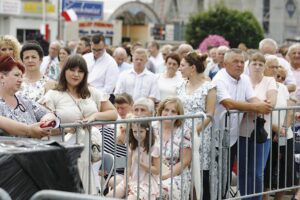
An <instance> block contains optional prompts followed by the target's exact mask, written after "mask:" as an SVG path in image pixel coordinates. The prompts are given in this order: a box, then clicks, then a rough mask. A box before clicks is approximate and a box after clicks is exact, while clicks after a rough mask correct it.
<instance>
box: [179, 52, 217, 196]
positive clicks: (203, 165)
mask: <svg viewBox="0 0 300 200" xmlns="http://www.w3.org/2000/svg"><path fill="white" fill-rule="evenodd" d="M206 58H207V56H206V55H202V56H200V55H198V54H197V53H196V52H190V53H188V54H187V55H186V56H185V57H184V58H183V59H182V60H181V63H180V67H179V71H180V72H181V74H182V77H183V78H186V81H185V82H183V83H182V84H181V85H180V86H179V87H178V88H177V95H178V97H179V98H180V100H181V101H182V104H183V105H184V107H183V108H184V113H185V115H194V114H199V113H205V114H208V115H210V116H213V114H214V111H215V102H216V88H215V86H214V85H213V84H212V83H211V82H210V80H209V79H208V78H207V77H205V75H204V73H203V72H204V70H205V62H206ZM192 121H193V120H192V119H188V120H186V121H185V125H186V126H187V127H188V128H192V123H193V122H192ZM210 121H211V120H210V118H209V117H206V118H205V119H202V118H200V119H194V125H195V128H196V129H195V131H194V134H193V142H192V145H193V167H192V176H193V182H194V184H195V191H196V196H197V199H200V196H201V195H200V192H201V190H202V192H201V193H202V194H203V199H211V195H216V194H217V192H216V191H215V190H214V189H212V188H210V184H211V185H212V186H215V185H216V183H211V181H210V177H211V172H212V170H211V169H212V166H215V167H214V170H216V169H215V168H216V165H212V163H211V148H212V146H213V143H212V135H211V133H212V132H211V123H210ZM200 187H202V188H200ZM212 199H214V197H212Z"/></svg>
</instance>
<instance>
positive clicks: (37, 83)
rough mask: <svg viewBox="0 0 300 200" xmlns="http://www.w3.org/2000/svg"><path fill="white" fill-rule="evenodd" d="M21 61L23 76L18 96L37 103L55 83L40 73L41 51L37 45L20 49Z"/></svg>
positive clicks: (33, 44)
mask: <svg viewBox="0 0 300 200" xmlns="http://www.w3.org/2000/svg"><path fill="white" fill-rule="evenodd" d="M20 54H21V60H22V62H23V64H24V65H25V75H24V77H23V78H24V80H23V84H22V85H21V89H20V94H22V95H25V96H27V97H28V98H30V99H31V100H33V101H38V100H39V99H40V98H41V97H43V96H44V94H45V93H46V91H48V90H49V89H52V88H54V87H55V84H56V83H55V82H54V81H52V80H50V79H49V78H48V77H46V76H44V75H42V74H41V72H40V65H41V62H42V59H43V54H44V53H43V50H42V48H41V46H40V45H39V44H37V43H27V44H24V45H23V47H22V49H21V53H20Z"/></svg>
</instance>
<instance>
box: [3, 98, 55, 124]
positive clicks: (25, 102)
mask: <svg viewBox="0 0 300 200" xmlns="http://www.w3.org/2000/svg"><path fill="white" fill-rule="evenodd" d="M15 97H16V99H17V106H16V108H12V107H11V106H9V105H7V104H6V103H5V101H4V99H2V98H0V115H1V116H4V117H7V118H10V119H13V120H15V121H18V122H22V123H26V124H33V123H36V122H39V121H40V120H41V118H42V117H43V116H44V115H45V114H47V113H48V112H49V111H48V110H47V109H46V108H44V107H42V106H41V105H40V104H38V103H36V102H33V101H31V100H30V99H28V98H26V97H24V96H22V95H18V94H17V95H15Z"/></svg>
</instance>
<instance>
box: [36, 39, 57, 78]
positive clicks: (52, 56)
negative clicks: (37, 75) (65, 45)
mask: <svg viewBox="0 0 300 200" xmlns="http://www.w3.org/2000/svg"><path fill="white" fill-rule="evenodd" d="M60 47H61V46H60V43H59V42H58V41H54V42H51V43H50V46H49V55H48V56H45V57H44V58H43V61H42V64H41V67H40V71H41V73H42V74H43V75H45V76H47V77H49V78H50V79H52V80H57V79H58V76H59V61H58V52H59V50H60Z"/></svg>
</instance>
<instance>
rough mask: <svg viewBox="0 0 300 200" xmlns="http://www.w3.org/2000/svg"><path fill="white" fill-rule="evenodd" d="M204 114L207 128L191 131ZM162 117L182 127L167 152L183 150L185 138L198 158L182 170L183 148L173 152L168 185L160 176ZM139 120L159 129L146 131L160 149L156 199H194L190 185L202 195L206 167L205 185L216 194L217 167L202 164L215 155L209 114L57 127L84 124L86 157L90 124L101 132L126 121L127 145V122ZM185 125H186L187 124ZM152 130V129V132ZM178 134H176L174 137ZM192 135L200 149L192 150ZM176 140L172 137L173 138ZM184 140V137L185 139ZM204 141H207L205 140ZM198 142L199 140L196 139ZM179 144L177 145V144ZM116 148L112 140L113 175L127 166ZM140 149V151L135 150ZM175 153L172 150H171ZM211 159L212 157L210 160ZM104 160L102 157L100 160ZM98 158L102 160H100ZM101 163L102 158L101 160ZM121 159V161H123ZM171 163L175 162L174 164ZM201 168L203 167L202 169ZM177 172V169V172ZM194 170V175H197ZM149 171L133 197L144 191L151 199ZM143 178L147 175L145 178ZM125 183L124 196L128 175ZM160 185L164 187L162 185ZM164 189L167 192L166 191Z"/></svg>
mask: <svg viewBox="0 0 300 200" xmlns="http://www.w3.org/2000/svg"><path fill="white" fill-rule="evenodd" d="M206 117H209V118H210V119H211V121H212V122H211V123H210V126H209V129H208V130H207V131H205V133H204V131H202V132H201V133H200V134H199V135H198V134H196V133H195V131H194V130H195V128H196V120H197V122H201V121H203V120H204V119H205V118H206ZM164 120H173V121H174V120H184V122H183V124H182V126H180V127H179V128H178V130H177V129H176V131H179V132H180V136H179V137H180V138H177V143H176V144H173V142H171V144H170V148H171V149H170V151H171V152H173V151H174V149H177V150H178V149H180V150H183V149H184V147H185V146H184V145H187V144H185V143H186V141H189V142H187V143H190V149H191V158H192V159H194V154H195V153H198V152H200V153H199V155H200V156H199V157H198V159H200V160H198V161H197V162H196V163H199V164H198V165H195V166H196V167H197V168H195V167H194V166H193V165H192V163H193V162H195V161H193V160H192V162H191V163H190V164H189V166H188V167H186V168H185V169H183V166H184V163H183V158H184V157H185V156H186V155H184V154H183V151H180V152H179V153H178V152H177V154H179V155H177V156H178V158H177V159H180V162H178V163H176V160H175V161H172V162H175V163H174V164H171V165H170V166H169V170H170V173H171V174H173V172H174V171H176V172H177V175H176V177H171V178H170V179H168V180H167V182H166V183H167V184H169V185H165V184H166V183H164V181H163V180H162V176H163V175H164V174H163V163H164V162H168V160H165V161H164V160H163V159H164V157H163V156H164V155H165V153H166V152H163V142H162V139H163V135H162V134H160V133H161V132H162V129H163V123H162V122H163V121H164ZM187 121H189V123H187ZM141 122H149V123H152V124H155V123H157V124H159V126H158V127H160V130H158V129H156V131H157V130H158V132H159V134H158V133H154V134H150V140H151V137H153V136H154V135H156V137H157V138H156V140H157V142H158V144H159V146H160V148H159V149H160V152H159V155H160V161H159V165H160V167H159V175H158V176H156V177H155V180H156V181H157V182H156V183H155V184H158V186H159V187H158V188H159V195H158V199H189V198H192V199H193V198H194V193H193V188H194V187H198V189H199V191H200V195H203V190H202V186H203V184H202V182H203V178H204V177H203V176H204V173H203V172H204V171H203V170H206V171H207V172H208V174H209V175H205V176H206V177H208V178H209V179H210V181H209V183H210V186H209V187H208V188H209V189H208V190H209V191H208V193H210V194H217V188H216V181H217V180H216V179H215V178H216V177H217V171H216V170H213V169H217V163H216V162H212V163H211V164H208V167H207V166H206V168H205V166H204V164H203V163H204V162H205V160H206V159H210V158H215V157H216V155H215V148H211V147H213V146H215V141H216V140H215V139H216V138H215V136H214V134H213V130H214V128H213V126H214V123H213V119H212V118H211V117H210V116H206V115H205V114H204V113H201V114H197V115H189V116H188V115H183V116H172V117H147V118H134V119H126V120H118V121H114V122H112V121H101V122H99V121H97V122H93V123H90V124H84V125H83V124H80V123H70V124H61V126H60V128H61V131H62V132H64V129H65V128H70V127H74V128H76V129H78V128H80V127H85V128H86V129H87V130H89V142H88V150H89V158H90V157H91V146H92V141H91V140H92V139H91V137H92V136H91V130H92V127H93V126H94V127H95V126H97V128H98V129H99V130H100V132H102V133H104V131H105V128H107V127H110V128H112V129H113V130H117V126H118V125H119V124H126V138H125V144H128V142H129V125H130V124H132V123H135V124H136V123H141ZM188 126H189V127H188ZM153 132H154V131H153ZM186 132H188V134H189V137H190V138H186V135H185V134H186ZM173 137H174V136H173V133H172V134H171V138H170V139H171V141H174V138H173ZM176 137H178V136H176ZM113 138H114V141H116V138H117V135H116V131H114V134H113ZM194 138H197V139H198V140H199V141H200V144H198V145H199V146H200V148H202V150H201V149H200V151H199V150H196V151H193V147H194V145H195V144H194V143H195V142H194ZM175 139H176V138H175ZM186 139H188V140H186ZM61 140H62V141H65V138H64V135H62V138H61ZM205 140H207V141H205ZM78 142H79V141H78V136H76V140H75V143H78ZM207 142H210V143H211V144H210V145H209V147H208V148H206V149H205V147H203V146H204V144H206V143H207ZM198 143H199V142H198ZM178 145H180V146H178ZM199 146H198V149H199ZM101 148H102V151H101V153H102V158H104V155H105V153H106V152H105V149H104V135H103V134H102V147H101ZM116 148H117V144H116V143H114V149H113V150H111V151H112V152H111V154H112V155H113V157H114V159H113V162H114V163H113V166H115V167H114V169H113V174H116V169H117V168H118V167H120V166H121V167H122V166H123V167H125V169H127V168H128V156H126V157H124V158H119V157H117V156H116V153H117V152H116ZM138 150H140V145H139V146H138ZM204 150H205V151H208V152H206V154H207V155H208V154H209V155H208V157H206V158H204V157H203V156H202V155H203V152H202V151H204ZM139 152H140V151H139ZM126 153H127V155H128V153H129V147H128V145H126ZM174 155H175V153H174ZM137 157H138V161H137V162H140V161H141V160H143V161H145V158H141V156H140V154H138V156H137ZM168 159H170V160H173V154H172V155H171V157H170V158H168ZM147 160H148V162H149V163H152V159H151V157H150V156H149V157H148V158H147ZM212 160H213V161H214V160H215V159H212ZM103 161H104V160H103ZM103 161H102V162H103ZM104 162H105V161H104ZM124 162H125V163H124ZM175 164H177V165H176V166H175ZM91 165H92V163H89V168H91ZM101 166H105V163H102V164H101ZM150 167H151V166H150V165H149V169H148V170H150ZM204 168H205V169H204ZM101 170H103V167H101V168H100V171H101ZM140 170H141V166H140V165H138V171H139V172H140ZM178 171H179V172H178ZM197 171H200V172H199V173H200V177H201V181H202V182H201V181H200V180H198V184H196V185H195V183H194V181H192V178H193V177H194V174H195V172H197ZM91 173H92V172H91V170H89V176H88V177H91ZM199 173H198V174H199ZM124 176H125V177H128V172H127V171H126V170H125V172H124ZM137 176H138V178H137V180H138V182H137V185H140V183H139V182H140V173H138V175H137ZM151 176H152V174H148V180H149V181H148V185H149V187H148V189H147V191H140V188H139V187H138V188H137V197H138V198H140V196H142V195H144V194H145V193H146V194H147V195H146V196H147V197H148V199H150V198H151V190H152V189H153V188H155V186H154V185H153V182H152V181H151V179H150V178H149V177H151ZM99 178H100V179H101V180H100V182H101V183H102V182H103V179H105V178H106V177H103V176H101V177H99ZM145 178H147V177H145ZM113 180H114V187H113V188H116V176H113ZM124 180H125V182H124V185H125V188H126V191H125V192H126V194H125V196H126V197H127V196H128V195H129V194H130V191H128V189H129V184H130V183H128V178H125V179H124ZM143 184H146V183H145V182H143ZM176 184H180V185H181V186H182V185H184V184H188V186H187V187H185V188H182V187H181V188H179V189H178V188H177V187H176V186H177V185H176ZM162 186H164V187H162ZM166 190H168V191H166ZM87 193H89V194H90V193H91V180H90V179H89V184H88V191H87ZM105 193H106V191H105V188H103V185H102V184H101V185H100V193H99V195H101V196H104V195H105ZM116 194H117V193H116V190H113V196H114V197H115V195H116ZM200 195H199V194H198V195H197V196H198V197H197V199H200V198H201V197H200ZM195 198H196V197H195Z"/></svg>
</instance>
